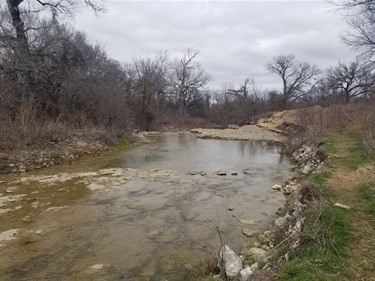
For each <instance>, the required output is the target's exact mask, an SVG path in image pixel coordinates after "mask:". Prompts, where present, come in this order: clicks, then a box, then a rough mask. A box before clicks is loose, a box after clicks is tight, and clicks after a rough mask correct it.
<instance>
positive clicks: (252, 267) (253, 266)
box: [250, 262, 259, 272]
mask: <svg viewBox="0 0 375 281" xmlns="http://www.w3.org/2000/svg"><path fill="white" fill-rule="evenodd" d="M250 268H251V271H252V272H255V271H257V270H258V269H259V264H258V263H257V262H256V263H253V264H252V265H251V266H250Z"/></svg>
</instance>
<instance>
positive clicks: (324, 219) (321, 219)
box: [277, 173, 356, 281]
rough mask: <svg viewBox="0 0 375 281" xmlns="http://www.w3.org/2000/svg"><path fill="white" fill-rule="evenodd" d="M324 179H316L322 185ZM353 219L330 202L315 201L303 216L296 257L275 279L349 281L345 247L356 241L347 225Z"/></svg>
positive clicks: (322, 176) (324, 177)
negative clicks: (338, 280) (302, 228)
mask: <svg viewBox="0 0 375 281" xmlns="http://www.w3.org/2000/svg"><path fill="white" fill-rule="evenodd" d="M327 176H328V174H324V173H321V174H320V175H319V176H317V177H316V179H317V180H318V181H319V182H322V181H325V180H326V179H327ZM323 198H326V194H325V192H323ZM352 216H353V213H352V211H348V210H344V209H341V208H336V207H334V206H333V204H332V202H330V201H326V200H325V199H322V200H321V201H320V202H319V203H318V202H317V203H316V205H315V206H313V207H312V208H310V210H309V211H308V214H307V216H306V221H305V229H304V232H303V235H302V237H301V246H300V247H298V248H297V249H296V252H295V254H296V257H295V258H294V259H293V260H291V261H290V262H287V263H286V264H285V265H284V266H283V267H282V268H281V270H280V272H279V277H278V279H277V280H285V281H286V280H335V278H341V279H340V280H352V279H353V278H354V276H353V275H352V273H351V272H350V270H348V267H347V264H348V261H347V257H348V256H349V254H350V253H348V251H347V248H348V246H349V245H351V244H352V243H354V241H355V239H356V237H355V235H354V233H353V230H352V229H351V226H350V223H349V222H350V220H351V219H352ZM283 251H284V252H286V249H283ZM337 273H339V275H336V274H337Z"/></svg>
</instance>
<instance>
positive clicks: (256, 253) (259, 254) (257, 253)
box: [247, 247, 267, 262]
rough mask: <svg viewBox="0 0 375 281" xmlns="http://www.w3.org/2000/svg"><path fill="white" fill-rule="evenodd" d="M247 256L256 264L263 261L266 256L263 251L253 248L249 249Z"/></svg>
mask: <svg viewBox="0 0 375 281" xmlns="http://www.w3.org/2000/svg"><path fill="white" fill-rule="evenodd" d="M247 254H248V255H251V256H252V257H253V258H254V259H255V260H256V261H258V262H261V261H264V260H265V258H266V256H267V252H266V251H265V250H263V249H261V248H255V247H254V248H250V249H249V250H248V251H247Z"/></svg>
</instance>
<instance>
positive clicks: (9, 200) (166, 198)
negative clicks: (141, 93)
mask: <svg viewBox="0 0 375 281" xmlns="http://www.w3.org/2000/svg"><path fill="white" fill-rule="evenodd" d="M281 149H282V148H281V147H280V146H279V145H277V144H267V143H266V142H259V141H258V142H251V141H223V140H207V139H204V140H203V139H197V138H196V137H195V136H194V135H192V134H190V133H175V134H167V135H164V136H161V137H160V138H158V139H157V140H156V142H154V143H149V144H144V145H140V146H137V147H135V148H132V149H129V150H127V151H124V152H116V153H108V154H106V155H102V156H100V157H96V158H93V159H86V160H83V161H79V162H77V163H75V164H73V165H70V166H60V167H55V168H52V169H46V170H41V171H37V172H32V173H25V174H19V175H8V176H2V177H0V279H1V280H12V281H13V280H17V281H18V280H182V279H183V275H184V274H185V271H186V270H188V269H189V268H190V265H194V264H197V263H198V262H199V261H200V260H202V259H204V258H206V257H207V256H208V255H209V254H208V253H216V251H217V250H218V249H219V248H220V241H219V235H218V234H217V228H219V230H220V233H221V236H222V239H223V241H224V242H225V243H226V244H228V245H230V246H231V247H232V248H233V249H235V250H240V249H241V247H242V246H243V244H244V243H248V242H249V241H251V238H247V237H245V236H244V235H243V234H242V229H243V228H249V229H251V230H252V231H254V232H257V231H260V230H261V229H265V228H266V227H267V226H268V225H269V224H270V223H271V222H272V220H273V219H274V213H275V211H276V210H277V209H278V208H279V207H280V206H282V204H283V202H284V198H283V196H282V195H281V194H280V193H277V192H272V191H271V190H270V187H271V186H272V185H273V184H280V183H281V182H282V181H283V180H285V179H286V178H287V177H288V176H289V172H288V166H289V162H288V159H287V158H286V157H283V155H282V154H281V153H280V152H281ZM245 169H248V170H250V171H251V174H245V173H244V172H243V171H244V170H245ZM218 170H223V171H225V172H227V175H226V176H218V175H216V172H217V171H218ZM232 172H237V175H234V174H235V173H233V175H232V174H231V173H232Z"/></svg>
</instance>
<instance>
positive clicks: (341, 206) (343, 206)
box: [334, 203, 350, 210]
mask: <svg viewBox="0 0 375 281" xmlns="http://www.w3.org/2000/svg"><path fill="white" fill-rule="evenodd" d="M334 206H336V207H339V208H342V209H347V210H349V209H350V207H349V206H346V205H344V204H341V203H335V204H334Z"/></svg>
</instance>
